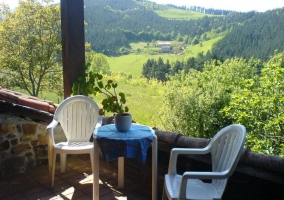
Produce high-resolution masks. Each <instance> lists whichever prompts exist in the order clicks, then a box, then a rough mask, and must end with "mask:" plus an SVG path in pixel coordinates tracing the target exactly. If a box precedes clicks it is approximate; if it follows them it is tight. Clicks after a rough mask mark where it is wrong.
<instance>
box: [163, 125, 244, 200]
mask: <svg viewBox="0 0 284 200" xmlns="http://www.w3.org/2000/svg"><path fill="white" fill-rule="evenodd" d="M245 140H246V129H245V127H244V126H243V125H239V124H233V125H230V126H227V127H225V128H223V129H221V130H220V131H219V132H218V133H217V134H216V135H215V136H214V137H213V139H212V140H211V141H210V142H209V144H208V145H207V146H206V147H205V148H202V149H198V148H173V149H172V151H171V155H170V161H169V168H168V174H166V175H165V182H164V191H163V199H166V197H168V199H171V200H185V199H195V200H197V199H198V200H200V199H207V200H209V199H212V200H213V199H214V200H216V199H222V195H223V193H224V191H225V187H226V184H227V181H228V178H229V177H230V176H231V175H232V173H233V172H234V170H235V168H236V166H237V164H238V161H239V159H240V157H241V155H242V152H243V148H244V144H245ZM207 153H211V159H212V171H211V172H189V171H187V172H184V173H183V175H179V174H177V171H176V165H177V157H178V155H180V154H207ZM206 179H207V180H212V181H211V182H210V181H209V182H203V181H202V180H206Z"/></svg>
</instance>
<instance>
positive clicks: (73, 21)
mask: <svg viewBox="0 0 284 200" xmlns="http://www.w3.org/2000/svg"><path fill="white" fill-rule="evenodd" d="M60 6H61V31H62V62H63V86H64V98H67V97H69V96H70V95H71V92H72V85H73V83H74V82H75V81H76V80H77V79H78V77H80V76H82V75H83V73H84V68H83V66H84V64H85V30H84V0H60Z"/></svg>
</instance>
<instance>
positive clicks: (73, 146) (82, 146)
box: [54, 141, 94, 151]
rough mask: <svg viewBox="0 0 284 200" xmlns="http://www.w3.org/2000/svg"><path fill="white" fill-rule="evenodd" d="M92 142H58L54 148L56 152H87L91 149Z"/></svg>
mask: <svg viewBox="0 0 284 200" xmlns="http://www.w3.org/2000/svg"><path fill="white" fill-rule="evenodd" d="M93 146H94V145H93V143H92V142H69V141H68V142H60V143H57V144H55V145H54V148H55V149H57V150H60V149H62V150H66V151H68V150H70V151H73V150H88V149H92V148H93Z"/></svg>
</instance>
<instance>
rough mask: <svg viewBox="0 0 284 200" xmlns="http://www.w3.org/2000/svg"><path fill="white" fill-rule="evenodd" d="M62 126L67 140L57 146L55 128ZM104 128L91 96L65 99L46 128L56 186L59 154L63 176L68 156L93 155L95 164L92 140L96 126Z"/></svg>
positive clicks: (50, 161)
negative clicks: (56, 164) (57, 155)
mask: <svg viewBox="0 0 284 200" xmlns="http://www.w3.org/2000/svg"><path fill="white" fill-rule="evenodd" d="M59 123H60V125H61V127H62V130H63V131H64V133H65V135H66V138H67V141H66V142H59V143H55V141H54V128H55V127H56V126H57V125H58V124H59ZM100 125H101V116H100V115H99V106H98V105H97V104H96V103H95V102H94V101H93V100H92V99H91V98H89V97H86V96H82V95H77V96H72V97H69V98H67V99H65V100H64V101H63V102H62V103H61V104H60V105H59V106H58V108H57V109H56V111H55V113H54V117H53V121H52V122H51V123H50V124H49V125H48V126H47V132H48V135H49V149H48V150H49V172H50V175H51V187H53V186H54V174H55V163H56V154H57V153H59V154H60V164H61V173H63V172H65V165H66V154H87V153H88V154H90V157H91V164H92V169H93V165H94V161H93V158H94V155H93V142H89V139H90V137H91V135H92V133H93V131H94V129H95V127H96V126H100Z"/></svg>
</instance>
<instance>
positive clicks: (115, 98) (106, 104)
mask: <svg viewBox="0 0 284 200" xmlns="http://www.w3.org/2000/svg"><path fill="white" fill-rule="evenodd" d="M90 66H91V64H90V63H88V64H86V65H85V66H84V68H85V73H84V76H83V77H79V78H78V81H77V82H75V83H74V84H73V87H72V91H73V94H74V95H75V94H83V95H86V96H89V95H91V94H94V95H95V96H96V95H97V94H99V93H101V94H104V95H105V98H104V99H103V100H102V105H103V108H102V109H100V111H99V114H100V115H105V113H106V112H112V113H116V114H119V115H122V114H124V113H126V112H128V111H129V109H128V107H127V106H125V105H124V104H125V103H126V98H125V94H124V93H122V92H119V93H117V91H116V88H117V86H118V84H117V83H116V82H114V81H113V80H108V81H107V82H106V83H103V80H102V79H103V75H102V74H100V73H97V72H94V71H90V70H88V69H89V68H90Z"/></svg>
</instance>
